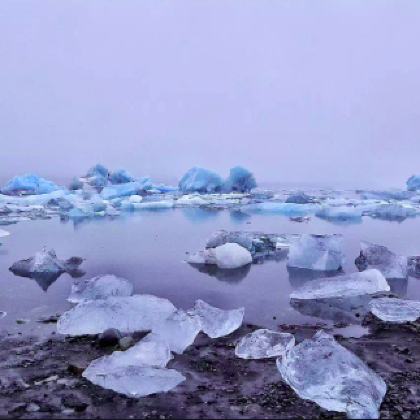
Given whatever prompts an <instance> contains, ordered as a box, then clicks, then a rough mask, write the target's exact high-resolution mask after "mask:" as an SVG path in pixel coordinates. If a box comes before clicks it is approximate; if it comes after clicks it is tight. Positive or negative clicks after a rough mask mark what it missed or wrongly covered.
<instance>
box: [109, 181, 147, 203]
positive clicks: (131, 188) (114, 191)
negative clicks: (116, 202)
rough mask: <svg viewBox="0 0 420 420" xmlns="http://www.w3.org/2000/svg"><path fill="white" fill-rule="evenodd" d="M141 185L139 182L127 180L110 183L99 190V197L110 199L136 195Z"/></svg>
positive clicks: (141, 187)
mask: <svg viewBox="0 0 420 420" xmlns="http://www.w3.org/2000/svg"><path fill="white" fill-rule="evenodd" d="M142 189H143V186H142V185H141V184H140V183H139V182H127V183H126V184H120V185H112V186H108V187H105V188H104V189H103V190H102V191H101V197H102V198H103V199H104V200H111V199H113V198H119V197H129V196H130V195H137V194H138V193H139V191H140V190H142Z"/></svg>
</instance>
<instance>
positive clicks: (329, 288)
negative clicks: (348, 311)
mask: <svg viewBox="0 0 420 420" xmlns="http://www.w3.org/2000/svg"><path fill="white" fill-rule="evenodd" d="M390 290H391V289H390V287H389V284H388V283H387V281H386V279H385V277H384V276H383V275H382V274H381V272H380V271H379V270H376V269H371V270H366V271H362V272H361V273H353V274H349V275H345V276H337V277H332V278H331V277H328V278H321V279H316V280H313V281H311V282H309V283H306V284H305V285H303V286H302V287H301V288H299V289H297V290H295V291H294V292H293V293H292V294H291V295H290V298H291V299H328V298H340V297H343V298H349V297H353V296H362V295H373V294H375V293H378V292H389V291H390Z"/></svg>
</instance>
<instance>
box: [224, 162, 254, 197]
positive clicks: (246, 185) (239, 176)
mask: <svg viewBox="0 0 420 420" xmlns="http://www.w3.org/2000/svg"><path fill="white" fill-rule="evenodd" d="M222 188H223V190H224V191H227V192H230V191H238V192H242V193H243V192H249V191H251V190H252V189H253V188H257V183H256V181H255V178H254V175H253V173H252V172H251V171H249V170H248V169H245V168H243V167H242V166H235V167H233V168H232V169H231V170H230V175H229V178H228V179H227V180H226V182H225V183H224V185H223V187H222Z"/></svg>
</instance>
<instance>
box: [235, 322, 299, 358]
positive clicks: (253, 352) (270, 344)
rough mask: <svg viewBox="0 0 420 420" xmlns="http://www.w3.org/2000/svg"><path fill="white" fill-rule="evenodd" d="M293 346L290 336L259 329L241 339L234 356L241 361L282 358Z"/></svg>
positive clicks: (292, 338) (291, 336)
mask: <svg viewBox="0 0 420 420" xmlns="http://www.w3.org/2000/svg"><path fill="white" fill-rule="evenodd" d="M294 345H295V337H294V336H293V335H292V334H288V333H279V332H276V331H271V330H267V329H261V330H257V331H254V332H253V333H250V334H247V335H246V336H245V337H242V339H241V340H240V341H239V343H238V344H237V345H236V347H235V354H236V356H238V357H240V358H241V359H267V358H270V357H278V356H284V355H285V354H286V353H287V352H288V351H289V350H290V349H291V348H292V347H293V346H294Z"/></svg>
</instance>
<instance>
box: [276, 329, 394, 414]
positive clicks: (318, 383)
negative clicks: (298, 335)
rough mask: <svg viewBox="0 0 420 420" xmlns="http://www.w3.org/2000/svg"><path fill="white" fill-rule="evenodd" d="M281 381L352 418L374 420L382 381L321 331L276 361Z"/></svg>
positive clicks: (382, 387)
mask: <svg viewBox="0 0 420 420" xmlns="http://www.w3.org/2000/svg"><path fill="white" fill-rule="evenodd" d="M277 368H278V370H279V371H280V373H281V375H282V377H283V380H284V381H285V382H286V383H287V384H288V385H290V386H291V387H292V388H293V390H294V391H295V392H296V393H297V394H298V395H299V397H301V398H303V399H306V400H311V401H314V402H315V403H317V404H318V405H320V406H321V407H323V408H324V409H326V410H331V411H339V412H344V413H346V414H347V416H348V417H349V418H351V419H360V418H363V419H377V418H379V407H380V405H381V403H382V400H383V398H384V396H385V393H386V384H385V381H384V380H383V379H382V378H381V377H380V376H379V375H377V374H376V373H375V372H373V371H372V370H371V369H370V368H369V367H368V366H366V364H365V363H364V362H363V361H362V360H361V359H359V358H358V357H357V356H356V355H354V354H353V353H351V352H350V351H349V350H347V349H346V348H344V347H342V346H341V345H340V344H338V343H337V342H336V341H335V340H334V338H333V337H332V336H330V335H328V334H326V333H325V332H324V331H322V330H320V331H318V332H317V333H316V334H315V336H314V337H313V338H311V339H307V340H304V341H303V342H302V343H300V344H299V345H297V346H295V347H293V348H292V349H291V350H290V351H289V352H288V353H286V355H285V356H284V357H282V358H279V359H277Z"/></svg>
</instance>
